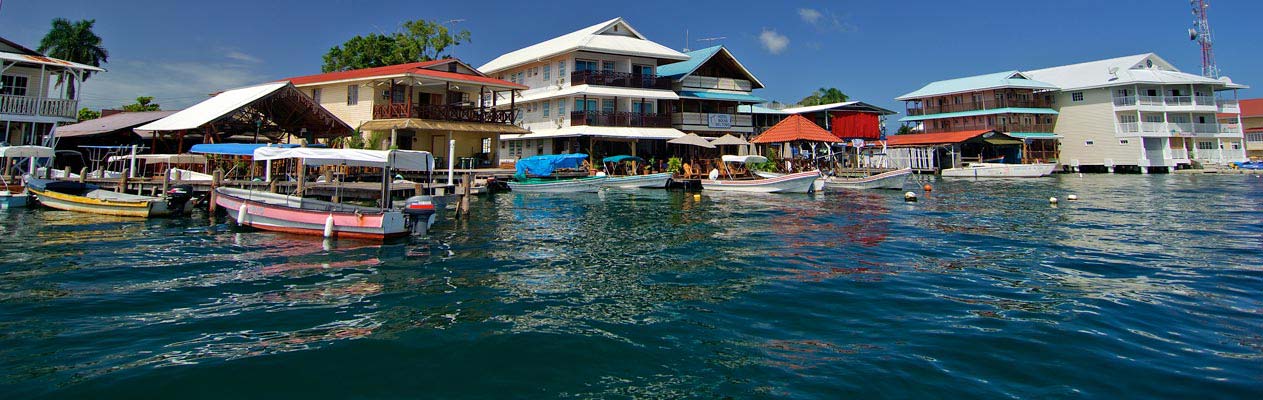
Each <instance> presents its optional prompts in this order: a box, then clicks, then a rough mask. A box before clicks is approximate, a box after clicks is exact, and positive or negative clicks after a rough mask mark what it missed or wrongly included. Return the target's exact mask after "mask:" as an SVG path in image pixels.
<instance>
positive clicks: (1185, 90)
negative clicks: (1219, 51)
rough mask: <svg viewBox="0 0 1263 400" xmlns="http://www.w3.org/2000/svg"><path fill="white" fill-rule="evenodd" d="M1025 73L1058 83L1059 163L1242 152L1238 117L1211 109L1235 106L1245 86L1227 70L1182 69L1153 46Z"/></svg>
mask: <svg viewBox="0 0 1263 400" xmlns="http://www.w3.org/2000/svg"><path fill="white" fill-rule="evenodd" d="M1023 74H1024V75H1025V76H1027V77H1029V78H1031V79H1034V80H1038V81H1042V82H1048V83H1051V84H1053V85H1056V86H1057V88H1058V92H1057V93H1056V96H1055V97H1053V99H1052V103H1053V108H1054V109H1056V110H1057V112H1058V115H1057V119H1056V122H1055V128H1054V131H1053V132H1054V133H1056V134H1057V135H1058V136H1060V137H1061V157H1060V161H1061V164H1062V165H1063V167H1070V168H1073V169H1098V170H1104V169H1108V170H1110V171H1113V170H1116V169H1118V168H1120V167H1121V168H1123V169H1126V170H1138V171H1139V172H1152V171H1170V170H1172V169H1175V168H1182V167H1185V166H1189V165H1191V164H1192V163H1193V162H1200V163H1203V164H1206V163H1225V162H1231V161H1240V160H1244V159H1245V148H1244V143H1243V137H1242V130H1241V125H1240V124H1238V123H1236V122H1235V120H1236V118H1229V119H1225V120H1224V121H1220V119H1219V118H1218V116H1217V114H1230V115H1239V114H1240V108H1239V107H1238V105H1237V101H1236V100H1235V97H1236V91H1237V89H1241V88H1245V86H1242V85H1238V84H1235V83H1232V81H1231V80H1230V79H1228V78H1221V79H1213V78H1207V77H1203V76H1198V75H1193V74H1189V73H1184V72H1181V71H1180V70H1179V69H1177V68H1175V66H1173V65H1171V63H1169V62H1167V61H1166V60H1164V59H1162V58H1161V57H1158V55H1157V54H1153V53H1145V54H1137V55H1132V56H1126V57H1118V58H1111V59H1107V60H1098V61H1090V62H1085V63H1079V64H1072V65H1066V66H1059V67H1052V68H1044V69H1037V70H1033V71H1026V72H1023ZM1217 93H1218V94H1221V95H1222V96H1216V94H1217ZM1229 97H1231V98H1229Z"/></svg>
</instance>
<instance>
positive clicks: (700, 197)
mask: <svg viewBox="0 0 1263 400" xmlns="http://www.w3.org/2000/svg"><path fill="white" fill-rule="evenodd" d="M693 200H697V201H701V200H702V194H701V193H693Z"/></svg>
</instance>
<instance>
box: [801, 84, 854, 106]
mask: <svg viewBox="0 0 1263 400" xmlns="http://www.w3.org/2000/svg"><path fill="white" fill-rule="evenodd" d="M850 98H851V96H847V95H846V93H842V91H841V90H838V88H820V89H817V90H816V91H815V92H812V93H811V94H810V95H808V96H807V97H804V98H803V99H802V100H799V101H798V105H800V106H815V105H820V104H833V103H841V102H845V101H847V100H849V99H850Z"/></svg>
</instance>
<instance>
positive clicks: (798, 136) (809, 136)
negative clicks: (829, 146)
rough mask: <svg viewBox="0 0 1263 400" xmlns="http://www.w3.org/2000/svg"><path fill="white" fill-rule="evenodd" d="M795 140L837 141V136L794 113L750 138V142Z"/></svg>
mask: <svg viewBox="0 0 1263 400" xmlns="http://www.w3.org/2000/svg"><path fill="white" fill-rule="evenodd" d="M795 140H806V141H809V142H829V143H834V142H839V141H840V140H838V137H837V136H833V134H832V133H829V131H826V130H824V128H821V127H820V126H819V125H816V123H815V122H811V120H809V119H807V118H806V117H803V116H802V115H798V114H794V115H790V116H789V118H785V120H783V121H781V122H778V123H777V124H776V125H773V126H772V127H771V128H768V130H767V131H765V132H763V134H762V135H759V137H756V138H754V140H751V141H750V142H752V143H783V142H792V141H795Z"/></svg>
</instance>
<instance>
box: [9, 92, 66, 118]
mask: <svg viewBox="0 0 1263 400" xmlns="http://www.w3.org/2000/svg"><path fill="white" fill-rule="evenodd" d="M78 106H79V101H78V100H73V99H47V98H39V97H28V96H13V95H7V94H6V95H0V114H10V115H30V116H41V117H57V118H77V117H78V116H79V108H78Z"/></svg>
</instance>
